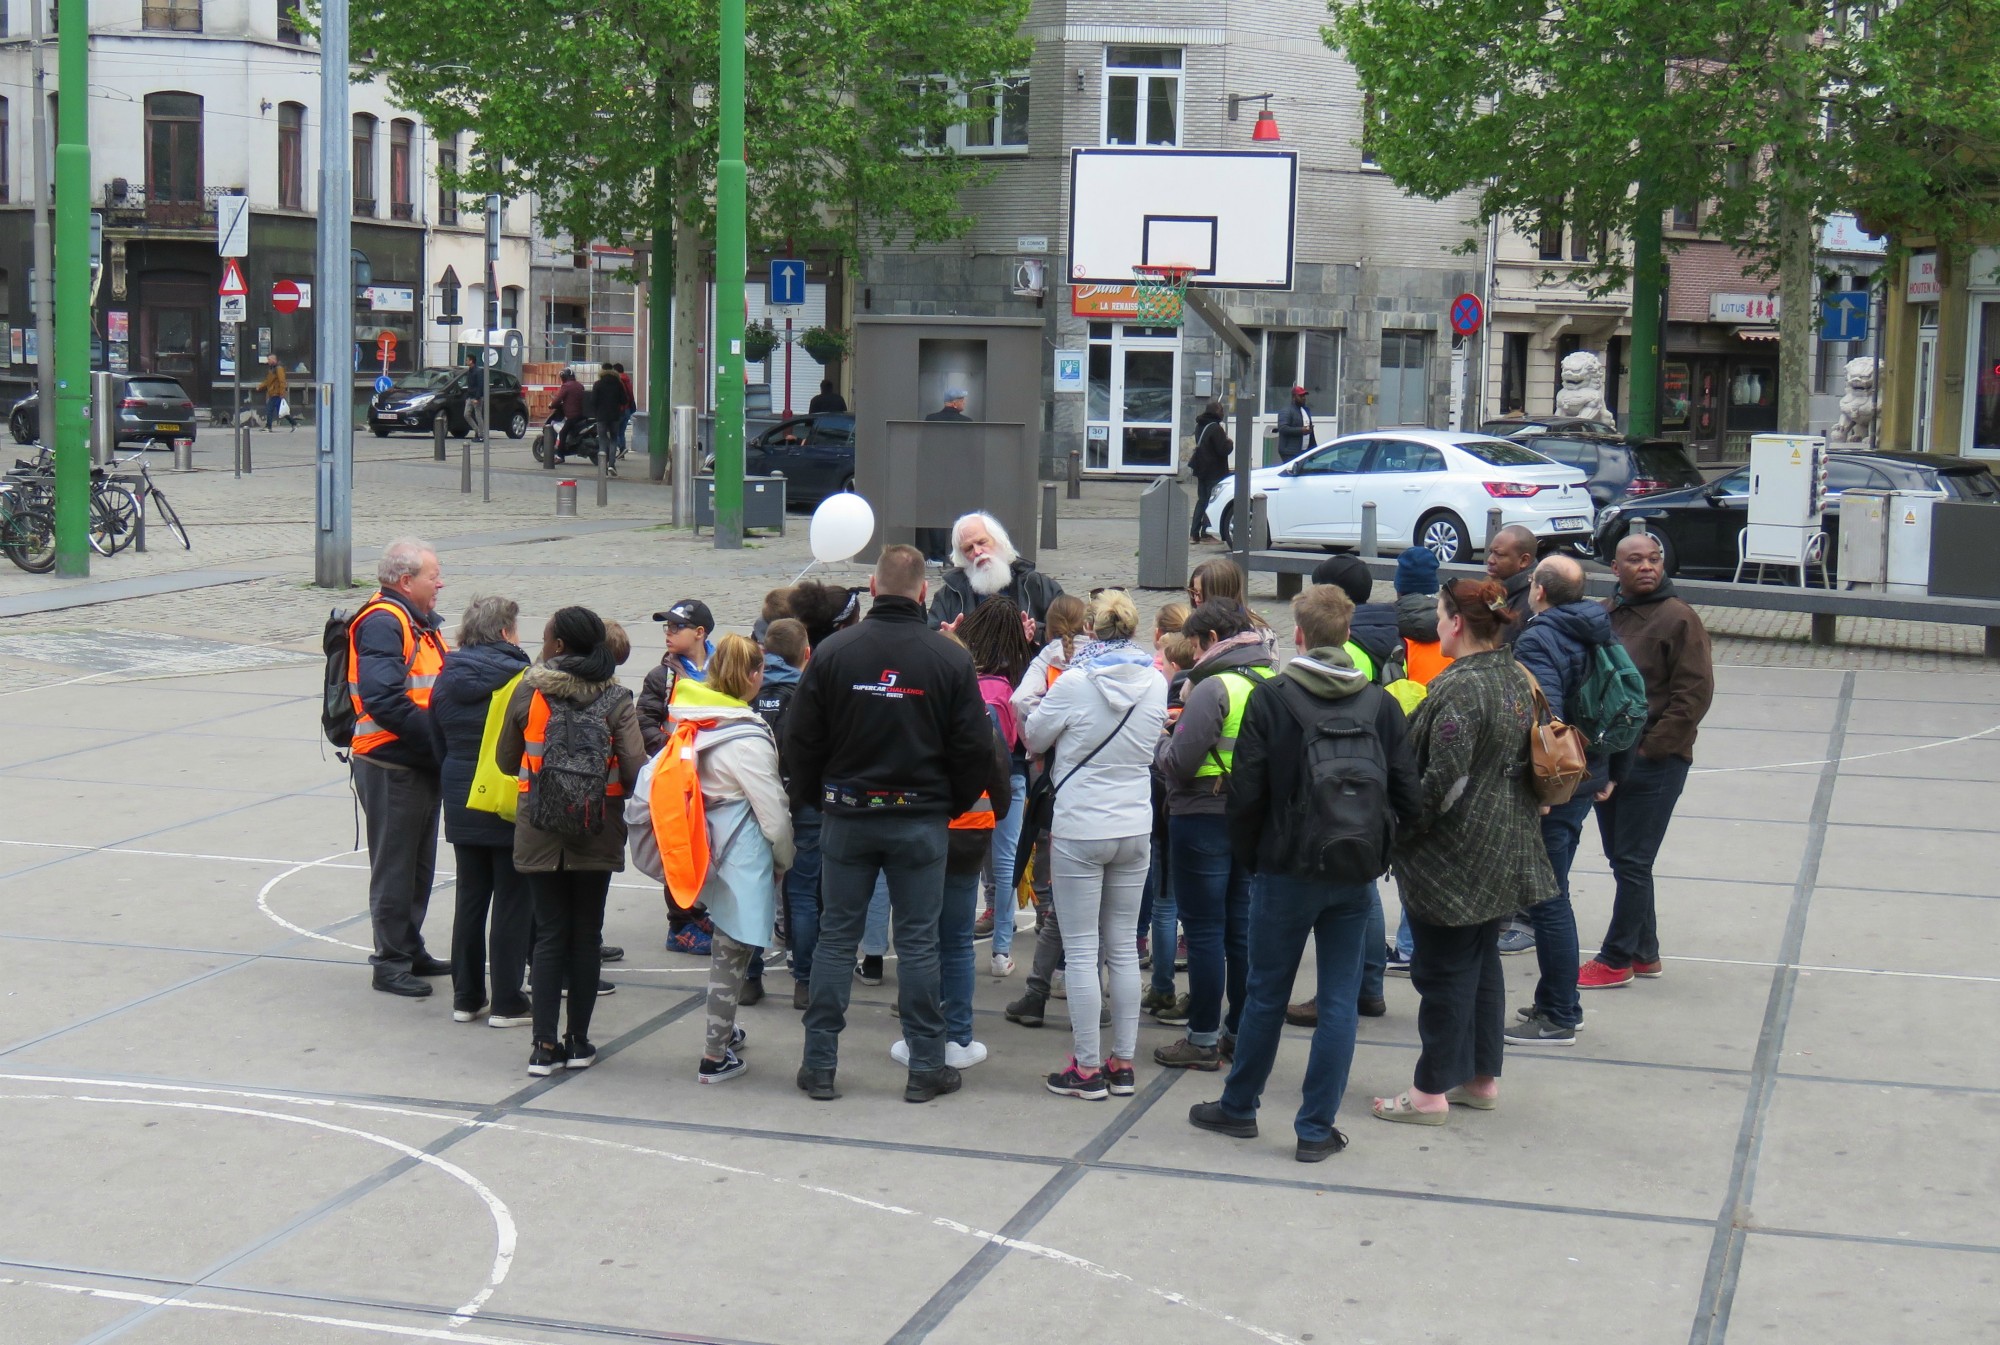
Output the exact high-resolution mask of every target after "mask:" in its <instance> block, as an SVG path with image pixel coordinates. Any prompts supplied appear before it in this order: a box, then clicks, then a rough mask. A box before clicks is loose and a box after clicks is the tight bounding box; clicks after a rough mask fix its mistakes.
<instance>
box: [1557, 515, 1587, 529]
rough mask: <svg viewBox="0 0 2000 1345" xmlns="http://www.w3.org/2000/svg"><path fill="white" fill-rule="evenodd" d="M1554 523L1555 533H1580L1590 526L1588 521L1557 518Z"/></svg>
mask: <svg viewBox="0 0 2000 1345" xmlns="http://www.w3.org/2000/svg"><path fill="white" fill-rule="evenodd" d="M1554 522H1555V529H1556V531H1557V532H1582V531H1583V530H1584V529H1585V528H1587V527H1589V526H1590V521H1589V520H1588V519H1582V518H1559V519H1556V520H1554Z"/></svg>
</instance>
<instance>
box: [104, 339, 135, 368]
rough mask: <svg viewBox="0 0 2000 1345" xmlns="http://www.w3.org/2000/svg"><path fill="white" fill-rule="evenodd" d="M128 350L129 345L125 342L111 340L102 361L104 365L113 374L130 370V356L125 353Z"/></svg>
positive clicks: (129, 348)
mask: <svg viewBox="0 0 2000 1345" xmlns="http://www.w3.org/2000/svg"><path fill="white" fill-rule="evenodd" d="M130 350H131V347H130V346H129V345H127V344H126V343H125V342H123V341H113V342H112V343H111V345H110V346H109V348H108V349H107V350H106V352H105V357H104V362H105V365H106V367H107V368H109V369H110V370H111V372H112V373H114V374H122V373H128V372H130V369H131V365H130V363H129V360H130V357H129V355H128V354H127V352H128V351H130Z"/></svg>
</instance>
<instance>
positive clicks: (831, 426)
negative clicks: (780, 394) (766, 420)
mask: <svg viewBox="0 0 2000 1345" xmlns="http://www.w3.org/2000/svg"><path fill="white" fill-rule="evenodd" d="M702 467H703V470H704V471H709V472H712V471H714V470H715V455H714V454H713V453H710V454H708V455H707V457H706V458H705V459H704V460H703V464H702ZM743 471H744V474H745V475H747V476H769V475H771V474H772V473H774V472H782V473H784V476H785V503H786V504H787V505H794V504H807V505H811V504H818V503H819V502H820V501H821V500H824V499H825V498H826V497H827V496H829V495H838V494H839V493H840V492H842V491H844V490H853V489H854V417H853V416H852V415H850V414H849V413H847V412H845V411H840V412H834V411H826V412H821V413H820V414H819V415H816V416H793V417H792V418H791V419H790V420H781V421H779V422H778V423H777V424H775V425H773V426H771V427H770V428H769V429H766V430H764V431H763V432H762V433H759V434H757V435H756V436H755V437H754V438H748V439H746V440H745V442H744V444H743Z"/></svg>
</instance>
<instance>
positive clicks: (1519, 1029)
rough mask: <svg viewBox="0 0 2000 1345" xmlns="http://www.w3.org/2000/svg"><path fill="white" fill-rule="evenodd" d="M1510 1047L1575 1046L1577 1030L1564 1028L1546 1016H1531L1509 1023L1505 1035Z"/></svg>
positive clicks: (1537, 1014)
mask: <svg viewBox="0 0 2000 1345" xmlns="http://www.w3.org/2000/svg"><path fill="white" fill-rule="evenodd" d="M1504 1035H1505V1036H1506V1038H1507V1044H1508V1045H1509V1046H1574V1045H1576V1029H1575V1028H1573V1027H1564V1026H1563V1025H1562V1024H1561V1023H1558V1022H1557V1021H1556V1020H1555V1019H1553V1018H1550V1017H1547V1016H1546V1015H1544V1014H1540V1013H1536V1014H1531V1015H1530V1016H1528V1017H1527V1018H1523V1019H1521V1020H1520V1021H1519V1022H1514V1023H1509V1024H1508V1025H1507V1031H1506V1033H1505V1034H1504Z"/></svg>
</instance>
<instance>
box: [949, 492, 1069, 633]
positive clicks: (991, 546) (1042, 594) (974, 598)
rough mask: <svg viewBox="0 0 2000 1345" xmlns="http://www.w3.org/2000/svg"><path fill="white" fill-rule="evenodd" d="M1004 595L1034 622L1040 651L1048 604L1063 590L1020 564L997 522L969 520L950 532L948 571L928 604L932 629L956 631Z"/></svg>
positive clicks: (984, 517) (972, 516) (982, 518)
mask: <svg viewBox="0 0 2000 1345" xmlns="http://www.w3.org/2000/svg"><path fill="white" fill-rule="evenodd" d="M1002 593H1004V594H1006V595H1007V596H1008V597H1009V598H1012V599H1013V600H1014V605H1015V606H1016V607H1019V608H1020V609H1021V612H1022V615H1023V616H1026V617H1030V618H1032V619H1033V620H1034V623H1035V634H1034V642H1035V643H1036V644H1037V645H1040V644H1041V643H1042V642H1043V641H1044V640H1046V639H1047V638H1048V636H1047V621H1048V614H1049V604H1050V603H1052V602H1054V601H1055V600H1056V599H1057V598H1060V597H1061V596H1062V585H1061V584H1058V583H1057V582H1056V581H1055V580H1053V579H1051V578H1049V577H1048V576H1047V575H1045V574H1043V573H1042V572H1041V571H1040V570H1037V569H1036V568H1035V567H1034V566H1033V565H1031V564H1029V563H1028V562H1027V561H1025V560H1022V559H1021V557H1020V554H1019V553H1018V552H1016V551H1015V550H1014V543H1013V542H1012V540H1010V539H1009V538H1008V536H1007V530H1006V529H1005V528H1003V527H1001V526H1000V520H999V519H997V518H995V517H993V515H991V514H967V515H965V516H964V517H963V518H961V519H959V520H958V522H956V523H954V524H952V526H951V568H950V569H948V570H947V571H946V572H945V577H944V582H943V583H942V584H939V585H938V590H937V596H935V597H934V598H932V599H931V623H932V624H933V625H936V626H944V627H951V628H956V626H957V625H958V623H959V621H960V620H961V619H963V618H964V616H965V614H966V613H967V612H970V611H971V610H972V609H973V608H975V607H977V606H979V604H980V603H982V602H985V601H986V600H987V599H988V598H991V597H993V596H994V595H996V594H1002Z"/></svg>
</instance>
